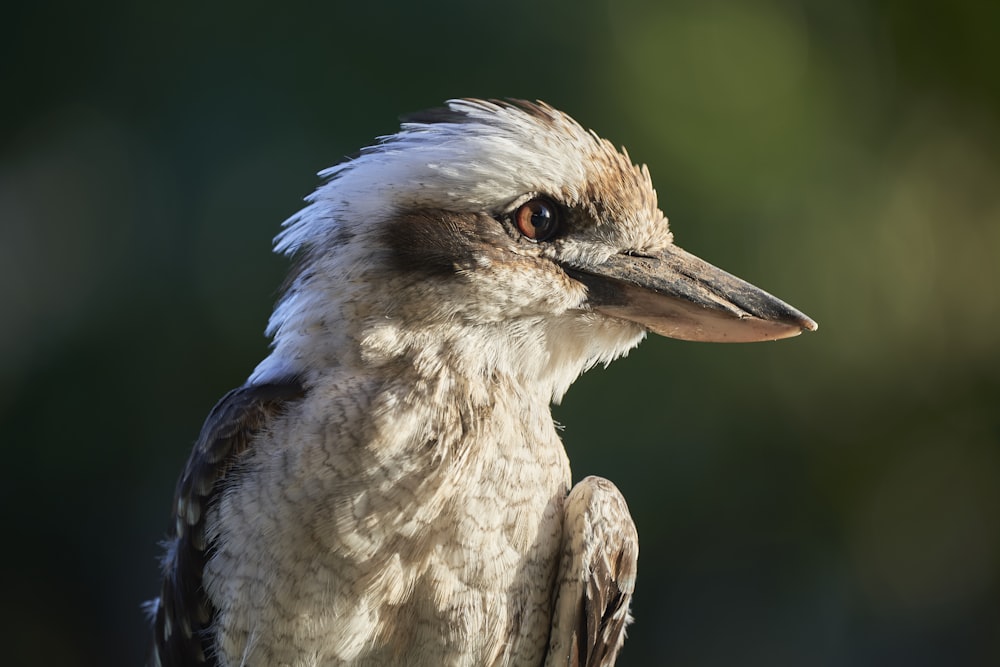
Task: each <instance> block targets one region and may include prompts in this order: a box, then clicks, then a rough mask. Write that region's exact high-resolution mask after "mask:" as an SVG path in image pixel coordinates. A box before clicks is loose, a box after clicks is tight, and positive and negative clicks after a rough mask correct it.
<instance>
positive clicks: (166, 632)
mask: <svg viewBox="0 0 1000 667" xmlns="http://www.w3.org/2000/svg"><path fill="white" fill-rule="evenodd" d="M303 396H304V389H303V387H302V385H301V383H300V382H299V381H298V380H296V379H295V378H288V379H284V380H280V381H275V382H267V383H260V384H248V385H244V386H242V387H239V388H237V389H234V390H232V391H230V392H229V393H227V394H226V395H225V396H223V397H222V399H221V400H220V401H219V402H218V403H217V404H216V405H215V407H214V408H213V409H212V411H211V413H209V415H208V417H207V418H206V419H205V423H204V425H203V426H202V429H201V433H200V435H199V436H198V440H197V441H196V443H195V445H194V448H193V449H192V451H191V455H190V456H189V458H188V461H187V464H186V466H185V467H184V472H183V473H182V474H181V476H180V479H179V480H178V482H177V488H176V491H175V495H174V507H173V517H172V524H171V529H170V536H169V538H168V539H167V541H166V542H165V547H166V553H165V554H164V557H163V583H162V588H161V590H160V597H159V599H158V600H156V601H154V602H153V603H152V611H153V612H154V613H155V617H154V621H153V622H154V632H153V646H152V650H151V655H150V659H149V664H150V665H162V666H163V667H167V666H169V665H195V664H212V650H211V645H210V638H209V637H207V633H206V629H207V628H208V626H209V624H210V623H211V620H212V614H213V609H212V606H211V604H210V602H209V601H208V599H207V598H206V596H205V592H204V588H203V586H202V573H203V570H204V567H205V562H206V559H207V558H208V555H209V551H210V549H211V544H210V540H209V538H208V537H207V536H206V532H205V514H206V511H207V509H208V507H209V506H210V505H211V504H212V503H213V502H214V501H215V498H216V497H217V496H218V495H219V493H220V492H221V491H222V489H223V488H225V483H226V479H227V476H228V475H229V474H230V472H231V471H232V469H233V467H234V466H235V465H237V464H238V462H239V461H240V459H241V458H242V457H243V456H245V455H246V453H247V451H248V450H249V449H250V448H252V446H253V443H254V441H255V439H256V438H257V436H258V434H260V433H261V432H262V431H265V430H266V429H268V428H269V425H270V424H271V423H272V422H273V420H274V419H275V417H276V416H278V415H280V414H281V413H282V412H283V411H284V410H286V409H287V407H288V405H289V403H291V402H293V401H297V400H299V399H301V398H302V397H303Z"/></svg>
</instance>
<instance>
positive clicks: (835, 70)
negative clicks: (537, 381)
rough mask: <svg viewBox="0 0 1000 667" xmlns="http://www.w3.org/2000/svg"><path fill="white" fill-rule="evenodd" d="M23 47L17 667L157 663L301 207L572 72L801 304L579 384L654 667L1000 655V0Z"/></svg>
mask: <svg viewBox="0 0 1000 667" xmlns="http://www.w3.org/2000/svg"><path fill="white" fill-rule="evenodd" d="M5 13H6V16H7V18H6V20H5V22H4V23H5V29H4V31H3V32H4V38H3V39H2V40H0V62H2V65H0V67H2V69H3V79H2V80H3V89H4V90H3V98H4V99H5V100H6V101H5V102H4V104H3V106H2V110H0V118H2V122H0V127H2V128H3V129H2V130H0V225H2V227H0V229H2V236H0V284H2V286H3V287H2V293H3V295H4V298H3V306H2V311H0V313H2V314H0V323H2V326H0V347H2V351H3V352H2V354H0V422H2V423H0V425H2V434H3V435H2V445H3V450H2V451H3V466H2V471H3V472H2V474H3V479H2V480H0V489H2V493H3V499H2V500H3V502H2V507H3V511H4V519H3V522H4V530H5V532H6V534H7V535H8V537H7V538H6V539H4V540H3V543H4V544H5V545H6V546H4V547H3V548H2V554H3V557H2V559H3V570H2V571H3V582H2V589H3V594H2V595H0V612H2V615H3V617H2V623H0V627H2V628H3V630H2V632H3V633H4V635H6V636H4V638H3V642H4V646H5V651H4V652H5V655H6V656H7V658H6V659H5V660H4V662H5V664H23V665H68V666H75V665H135V664H139V663H140V661H141V659H142V655H143V653H144V645H145V642H146V630H145V621H144V618H143V615H142V614H141V612H140V609H139V605H140V603H141V602H142V601H143V600H145V599H147V598H149V597H150V596H152V595H153V594H154V593H155V592H156V589H157V564H156V558H157V556H158V551H159V549H158V547H157V541H158V540H160V539H161V538H162V537H163V536H164V535H165V532H166V526H167V520H168V512H169V507H170V499H171V496H172V492H173V484H174V480H175V478H176V475H177V474H178V472H179V470H180V468H181V466H182V465H183V462H184V460H185V459H186V457H187V454H188V450H189V447H190V445H191V443H192V441H193V439H194V438H195V436H196V435H197V433H198V430H199V428H200V425H201V421H202V419H203V418H204V416H205V415H206V414H207V412H208V411H209V409H210V408H211V407H212V405H213V403H214V402H215V400H216V399H218V398H219V397H220V396H221V395H222V394H223V393H224V392H225V391H226V390H228V389H229V388H231V387H234V386H236V385H238V384H240V383H241V382H242V381H243V379H244V378H245V377H246V375H247V374H248V373H249V371H250V370H251V369H252V368H253V366H254V365H255V364H256V362H257V361H258V360H259V359H260V358H261V357H262V356H263V355H264V354H265V352H266V345H267V341H266V340H265V339H264V337H263V334H262V332H263V328H264V324H265V320H266V318H267V315H268V313H269V310H270V307H271V305H272V302H273V300H274V297H275V294H276V290H277V287H278V285H279V284H280V282H281V279H282V275H283V272H284V270H285V262H284V261H283V260H282V259H280V258H277V257H274V256H273V255H271V254H270V240H271V238H272V236H273V235H274V234H275V233H276V231H277V230H278V225H279V223H280V222H281V221H282V220H283V219H284V218H286V217H287V216H288V215H290V214H291V213H293V212H294V211H295V210H296V209H297V208H298V207H299V206H300V201H301V198H302V197H303V196H304V195H305V194H307V193H308V192H309V191H310V190H311V189H312V188H313V187H314V186H315V185H316V183H317V179H316V178H315V176H314V173H315V172H316V171H318V170H319V169H321V168H323V167H326V166H328V165H330V164H332V163H335V162H337V161H339V160H340V159H341V158H342V156H344V155H346V154H349V153H352V152H353V151H355V150H356V149H357V148H359V147H360V146H363V145H365V144H367V143H370V142H371V140H372V139H373V137H375V136H377V135H381V134H386V133H391V132H392V131H394V129H395V127H396V118H397V116H398V115H399V114H401V113H403V112H407V111H413V110H417V109H421V108H425V107H429V106H436V105H438V104H440V103H441V102H442V101H443V100H444V99H447V98H449V97H455V96H494V97H496V96H513V97H524V98H541V99H544V100H546V101H548V102H550V103H552V104H553V105H556V106H557V107H560V108H562V109H564V110H566V111H568V112H569V113H571V114H572V115H574V116H575V117H576V118H577V119H578V120H580V121H581V122H582V123H583V124H584V125H586V126H588V127H593V128H595V129H596V130H598V131H599V132H600V133H601V134H602V135H604V136H606V137H608V138H609V139H611V140H612V141H614V142H615V143H618V144H625V145H626V146H628V148H629V151H630V153H631V155H632V156H633V158H634V159H636V160H638V161H641V162H645V163H647V164H648V165H649V166H650V169H651V171H652V174H653V179H654V182H655V183H656V184H657V186H658V191H659V194H660V201H661V205H662V207H663V209H664V210H665V212H666V213H667V214H668V215H669V216H670V217H671V220H672V222H673V225H674V230H675V234H676V237H677V239H678V242H679V243H680V244H681V245H682V246H684V247H685V248H687V249H688V250H691V251H693V252H695V253H697V254H699V255H701V256H703V257H705V258H706V259H708V260H710V261H712V262H714V263H716V264H718V265H720V266H723V267H725V268H727V269H729V270H731V271H733V272H734V273H737V274H738V275H740V276H742V277H744V278H747V279H749V280H751V281H753V282H755V283H757V284H759V285H761V286H763V287H764V288H766V289H768V290H770V291H773V292H774V293H776V294H778V295H779V296H781V297H782V298H784V299H786V300H788V301H790V302H791V303H793V304H794V305H796V306H798V307H800V308H801V309H803V310H804V311H806V312H807V313H808V314H810V315H811V316H812V317H814V318H815V319H816V320H817V321H819V323H820V325H821V326H820V331H819V332H818V333H816V334H812V335H806V336H802V337H801V338H798V339H794V340H791V341H785V342H781V343H776V344H758V345H747V346H728V347H727V346H711V345H699V344H692V343H682V342H676V341H668V340H664V339H655V340H649V341H647V342H646V343H645V344H644V345H643V346H642V347H641V348H639V349H638V350H637V351H636V352H634V353H633V354H632V355H631V356H630V357H629V358H628V359H626V360H623V361H620V362H618V363H616V364H615V365H613V366H612V367H611V368H610V369H608V370H597V371H593V372H591V373H590V374H588V375H587V376H585V377H584V378H582V379H581V380H580V381H579V382H578V383H577V385H576V386H575V387H574V388H573V389H572V390H571V391H570V393H569V395H568V396H567V398H566V400H565V403H564V405H563V406H560V407H558V408H556V410H555V412H556V417H557V419H559V421H561V422H563V423H564V424H566V431H565V436H564V437H565V440H566V442H567V447H568V449H569V452H570V456H571V459H572V460H573V462H574V472H575V474H576V476H577V477H581V476H583V475H585V474H590V473H597V474H601V475H604V476H606V477H609V478H611V479H612V480H614V481H615V482H617V483H618V485H619V486H620V487H621V489H622V490H623V492H624V493H625V496H626V497H627V498H628V499H629V502H630V504H631V508H632V511H633V513H634V515H635V519H636V522H637V524H638V527H639V534H640V536H641V543H642V553H641V558H640V576H639V582H638V593H637V595H636V597H635V608H634V612H635V615H636V617H637V620H636V623H635V624H634V625H633V626H632V628H631V631H630V639H629V641H628V642H627V644H626V647H625V650H624V652H623V654H622V657H621V660H620V664H621V665H641V666H642V665H680V666H716V665H718V666H722V665H734V664H739V665H768V666H773V665H795V666H797V665H885V664H905V665H942V664H949V665H951V664H962V665H996V664H1000V345H998V333H997V330H998V325H1000V150H998V148H1000V123H998V117H1000V75H998V70H997V67H998V64H1000V46H998V45H1000V40H998V39H997V33H998V29H1000V4H997V3H986V2H978V1H976V0H957V1H954V2H951V3H936V2H904V1H902V0H880V1H875V2H862V1H860V0H836V1H835V0H825V1H824V0H816V1H814V2H807V1H804V0H799V1H796V0H743V1H737V0H729V1H726V0H720V1H702V2H695V1H694V0H690V1H688V2H642V1H640V0H583V1H574V2H569V1H564V2H550V3H539V2H526V1H523V0H518V1H512V2H506V3H487V2H457V1H452V2H440V3H435V4H427V3H418V2H380V1H369V2H361V3H352V4H350V5H343V4H340V3H333V2H330V3H325V4H323V5H318V4H317V5H314V6H306V5H304V4H300V3H294V2H293V3H283V4H282V5H281V6H280V8H279V7H278V5H276V4H271V3H260V2H256V1H253V0H251V1H248V2H241V3H236V2H228V1H222V2H214V3H190V2H174V3H127V2H115V1H113V0H97V2H94V3H69V2H41V3H34V4H32V3H17V4H15V5H14V6H13V7H10V8H8V9H7V10H6V12H5Z"/></svg>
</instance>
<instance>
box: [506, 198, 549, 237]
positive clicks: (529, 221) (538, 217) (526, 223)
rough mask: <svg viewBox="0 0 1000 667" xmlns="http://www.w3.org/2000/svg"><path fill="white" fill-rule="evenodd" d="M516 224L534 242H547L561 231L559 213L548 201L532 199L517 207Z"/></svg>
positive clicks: (518, 229) (515, 213)
mask: <svg viewBox="0 0 1000 667" xmlns="http://www.w3.org/2000/svg"><path fill="white" fill-rule="evenodd" d="M514 224H516V225H517V231H519V232H521V234H523V235H524V236H525V237H527V238H529V239H531V240H532V241H546V240H548V239H550V238H552V236H553V235H555V233H556V232H557V231H559V211H558V209H556V206H555V204H553V203H552V202H550V201H549V200H548V199H541V198H539V199H532V200H530V201H526V202H524V203H523V204H521V205H520V206H518V207H517V211H515V212H514Z"/></svg>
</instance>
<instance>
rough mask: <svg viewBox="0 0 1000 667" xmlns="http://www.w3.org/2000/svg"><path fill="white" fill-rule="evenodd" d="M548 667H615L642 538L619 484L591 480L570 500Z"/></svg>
mask: <svg viewBox="0 0 1000 667" xmlns="http://www.w3.org/2000/svg"><path fill="white" fill-rule="evenodd" d="M562 548H563V551H562V561H561V563H560V565H559V578H558V580H557V582H556V591H555V605H554V611H553V615H552V633H551V635H550V639H549V653H548V657H547V658H546V661H545V666H546V667H557V666H558V667H611V666H612V665H614V664H615V660H616V659H617V657H618V650H619V649H620V648H621V646H622V642H624V641H625V626H626V625H627V624H628V623H629V622H630V621H631V620H632V617H631V616H630V615H629V603H630V602H631V600H632V591H633V590H634V589H635V573H636V562H637V560H638V557H639V537H638V535H637V534H636V530H635V524H634V523H633V522H632V516H631V515H630V514H629V511H628V505H627V504H626V503H625V498H623V497H622V494H621V492H620V491H619V490H618V488H617V487H615V485H614V484H612V483H611V482H609V481H608V480H606V479H602V478H600V477H587V478H586V479H584V480H582V481H581V482H580V483H579V484H577V485H576V486H574V487H573V490H572V491H570V494H569V496H568V497H567V498H566V505H565V510H564V523H563V538H562Z"/></svg>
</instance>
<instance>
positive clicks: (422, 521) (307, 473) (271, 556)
mask: <svg viewBox="0 0 1000 667" xmlns="http://www.w3.org/2000/svg"><path fill="white" fill-rule="evenodd" d="M428 423H429V422H428V421H427V420H426V419H424V420H422V419H421V418H420V416H419V415H398V416H397V419H396V430H395V433H394V434H393V435H394V438H393V439H392V440H389V439H386V440H384V441H381V442H379V441H377V439H376V438H377V437H379V436H380V432H379V431H378V430H377V429H373V430H371V431H370V432H369V433H367V434H366V433H365V432H364V431H361V432H359V433H358V434H357V436H356V438H357V441H356V442H346V443H345V442H344V438H343V436H340V437H339V439H338V440H337V441H334V440H333V438H332V437H331V434H330V433H329V432H328V430H327V429H328V427H324V430H323V431H319V432H317V431H316V429H313V431H312V432H313V435H314V436H315V437H313V438H312V441H311V444H309V445H307V446H305V447H303V448H302V450H301V451H300V452H298V453H297V454H295V455H291V454H288V453H285V454H283V455H282V456H281V459H282V463H281V466H282V467H285V468H288V467H293V468H295V470H294V475H289V474H288V472H289V471H288V470H285V471H284V472H283V473H282V474H281V476H280V477H281V480H280V482H279V481H278V479H277V476H275V480H274V481H273V482H265V483H264V484H263V485H262V487H263V489H264V490H265V491H266V496H269V497H257V498H256V499H251V498H246V499H243V501H242V505H241V506H242V507H243V508H244V510H245V509H247V508H250V507H253V508H255V509H256V510H257V512H258V515H257V516H250V515H245V516H244V519H243V522H242V523H243V529H242V531H240V530H237V531H235V532H236V533H239V534H240V535H235V534H234V537H235V538H236V539H234V540H232V541H231V542H229V543H230V544H232V545H234V546H235V545H237V544H238V543H240V542H241V541H242V548H237V549H233V550H232V551H231V552H230V556H229V557H228V558H226V556H225V555H224V552H227V551H229V550H220V552H219V555H218V556H217V557H216V558H213V561H212V562H210V564H209V568H208V570H209V571H208V572H207V577H206V578H208V577H209V576H210V575H211V570H212V569H214V568H215V567H216V566H219V568H220V569H221V567H222V566H223V563H222V561H223V560H227V561H228V562H227V564H226V565H225V566H226V567H229V568H235V569H236V570H238V571H241V572H242V573H244V574H245V578H244V579H243V580H244V581H248V580H251V579H253V580H254V585H253V586H251V587H249V589H238V590H229V591H222V592H221V594H216V595H213V597H217V598H219V599H218V600H217V601H216V604H217V606H219V608H220V613H219V615H218V617H217V618H218V622H219V628H220V639H221V643H222V644H223V646H224V647H226V652H227V653H229V654H230V655H233V656H235V655H243V654H245V652H246V651H247V650H250V651H251V655H254V656H260V660H261V663H262V664H263V663H287V664H293V665H396V664H435V665H491V664H494V665H522V664H523V665H529V664H530V665H538V664H541V662H542V660H543V659H544V651H545V647H546V643H547V637H548V628H549V622H550V616H551V609H550V604H551V590H552V586H553V580H554V577H555V570H556V567H557V556H558V552H559V543H560V534H561V528H562V503H563V499H564V497H565V494H566V490H567V486H568V482H569V464H568V460H567V458H566V455H565V452H564V450H563V448H562V445H561V443H560V442H559V440H558V438H557V437H556V436H555V433H554V432H553V431H552V429H551V419H550V417H548V414H547V411H546V414H545V415H544V419H541V418H536V417H535V416H531V418H530V419H527V420H521V421H512V420H506V421H502V422H497V423H493V422H483V423H480V424H478V429H469V428H468V425H466V426H464V427H463V426H461V425H459V426H458V427H457V428H458V430H457V431H455V432H453V433H449V432H448V430H447V428H442V427H432V428H430V429H428ZM546 426H547V427H548V428H545V427H546ZM463 429H466V430H465V431H464V432H463ZM456 433H457V434H458V436H459V437H455V435H456ZM373 434H374V436H375V438H373V437H372V436H373ZM366 437H367V438H368V440H365V438H366ZM414 445H417V446H414ZM310 450H311V453H310ZM267 470H268V468H267V466H263V467H262V469H261V471H260V472H259V474H261V475H262V477H263V478H268V477H269V474H268V471H267ZM289 478H292V479H296V480H298V481H296V482H295V483H294V484H291V485H290V484H289V483H288V480H289ZM268 490H269V491H268ZM238 504H239V503H229V505H230V510H232V509H233V508H235V507H236V505H238ZM265 504H266V505H265ZM225 510H226V508H225V506H224V507H223V511H225ZM260 511H263V512H265V513H271V514H274V515H276V516H280V517H284V519H283V520H278V519H275V520H273V521H261V520H260V516H259V512H260ZM238 523H239V522H234V521H231V520H230V521H226V522H225V525H227V526H230V527H232V526H236V525H238ZM247 535H252V536H253V537H252V539H245V538H244V539H242V540H241V539H240V537H241V536H247ZM261 571H264V572H266V573H267V576H266V577H264V578H263V579H262V578H261V577H260V576H258V575H255V574H254V573H255V572H256V573H259V572H261ZM221 580H222V578H220V581H221ZM226 580H229V581H232V580H233V578H232V577H226ZM227 643H228V647H227ZM303 656H306V657H303ZM253 662H254V661H253V660H251V661H250V662H249V663H248V664H253Z"/></svg>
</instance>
